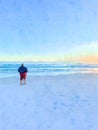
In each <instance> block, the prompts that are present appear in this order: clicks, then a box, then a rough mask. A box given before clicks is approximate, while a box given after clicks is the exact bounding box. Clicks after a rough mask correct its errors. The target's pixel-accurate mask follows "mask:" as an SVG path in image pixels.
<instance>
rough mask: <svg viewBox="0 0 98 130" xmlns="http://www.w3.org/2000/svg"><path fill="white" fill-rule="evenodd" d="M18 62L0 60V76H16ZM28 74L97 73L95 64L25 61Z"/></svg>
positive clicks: (97, 68)
mask: <svg viewBox="0 0 98 130" xmlns="http://www.w3.org/2000/svg"><path fill="white" fill-rule="evenodd" d="M20 65H21V63H19V62H0V77H11V76H18V75H19V74H18V71H17V70H18V67H19V66H20ZM24 65H25V66H26V67H27V68H28V75H64V74H73V73H98V65H95V64H79V63H77V64H70V63H41V62H32V63H30V62H28V63H27V62H26V63H24Z"/></svg>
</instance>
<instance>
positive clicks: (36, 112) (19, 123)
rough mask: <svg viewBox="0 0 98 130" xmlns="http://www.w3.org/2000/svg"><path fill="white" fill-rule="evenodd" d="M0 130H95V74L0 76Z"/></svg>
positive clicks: (97, 118)
mask: <svg viewBox="0 0 98 130" xmlns="http://www.w3.org/2000/svg"><path fill="white" fill-rule="evenodd" d="M0 101H1V103H0V130H98V74H72V75H65V76H31V77H30V76H29V77H27V85H25V86H24V85H22V86H20V84H19V77H13V78H0Z"/></svg>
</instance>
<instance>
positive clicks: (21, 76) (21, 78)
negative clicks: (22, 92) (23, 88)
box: [20, 74, 23, 85]
mask: <svg viewBox="0 0 98 130" xmlns="http://www.w3.org/2000/svg"><path fill="white" fill-rule="evenodd" d="M22 80H23V75H22V74H20V85H22Z"/></svg>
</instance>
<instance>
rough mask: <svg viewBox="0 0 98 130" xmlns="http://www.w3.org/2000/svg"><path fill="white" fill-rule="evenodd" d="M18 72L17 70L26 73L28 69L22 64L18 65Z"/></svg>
mask: <svg viewBox="0 0 98 130" xmlns="http://www.w3.org/2000/svg"><path fill="white" fill-rule="evenodd" d="M18 72H19V73H27V72H28V70H27V68H26V67H24V66H20V67H19V68H18Z"/></svg>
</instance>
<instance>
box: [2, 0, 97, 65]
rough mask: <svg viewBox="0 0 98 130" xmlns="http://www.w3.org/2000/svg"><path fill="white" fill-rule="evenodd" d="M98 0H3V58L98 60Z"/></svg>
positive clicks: (5, 59) (10, 59)
mask: <svg viewBox="0 0 98 130" xmlns="http://www.w3.org/2000/svg"><path fill="white" fill-rule="evenodd" d="M97 2H98V1H97V0H0V61H65V62H66V61H67V62H87V63H88V62H93V63H98V51H97V50H98V7H97Z"/></svg>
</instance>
